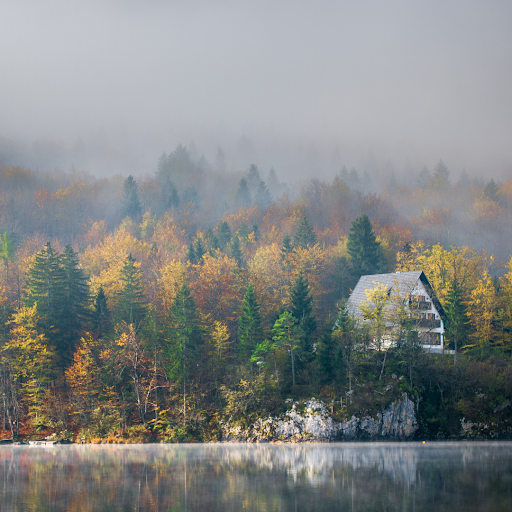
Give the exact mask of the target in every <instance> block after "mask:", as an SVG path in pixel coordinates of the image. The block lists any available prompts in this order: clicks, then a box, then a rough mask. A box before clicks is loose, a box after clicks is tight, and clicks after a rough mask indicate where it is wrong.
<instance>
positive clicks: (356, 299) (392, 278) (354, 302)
mask: <svg viewBox="0 0 512 512" xmlns="http://www.w3.org/2000/svg"><path fill="white" fill-rule="evenodd" d="M418 280H421V282H422V283H423V284H424V285H425V288H426V289H427V291H428V293H429V295H430V298H431V299H432V301H433V302H434V304H435V306H436V308H437V310H438V311H439V313H441V314H444V311H443V308H442V306H441V304H440V303H439V300H438V299H437V296H436V294H435V292H434V290H433V289H432V287H431V286H430V283H429V282H428V279H427V277H426V276H425V274H424V273H423V271H421V270H414V271H412V272H394V273H391V274H374V275H369V276H361V277H360V279H359V281H358V283H357V285H356V287H355V288H354V291H353V292H352V293H351V295H350V298H349V299H348V302H347V306H348V309H349V311H350V313H351V314H352V315H354V316H355V317H361V311H360V309H359V307H358V306H360V305H361V303H363V302H364V301H365V300H366V293H365V291H366V290H371V289H373V288H375V287H376V286H377V285H379V284H383V285H385V286H386V287H387V289H388V290H389V291H391V290H392V289H394V288H395V286H396V288H397V289H398V290H399V291H400V295H401V296H402V297H403V298H404V299H405V298H407V297H408V296H409V294H410V293H411V290H412V289H413V288H414V287H415V285H416V283H417V282H418Z"/></svg>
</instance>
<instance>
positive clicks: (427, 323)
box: [416, 318, 441, 329]
mask: <svg viewBox="0 0 512 512" xmlns="http://www.w3.org/2000/svg"><path fill="white" fill-rule="evenodd" d="M416 326H417V327H423V328H426V329H439V328H440V327H441V320H436V319H435V318H433V319H427V318H420V319H418V320H417V321H416Z"/></svg>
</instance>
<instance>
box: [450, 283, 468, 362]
mask: <svg viewBox="0 0 512 512" xmlns="http://www.w3.org/2000/svg"><path fill="white" fill-rule="evenodd" d="M446 315H447V317H448V322H447V323H446V338H447V339H448V341H450V342H452V343H453V344H454V349H455V356H454V358H455V362H457V351H458V349H459V347H460V344H461V342H463V341H464V340H465V339H466V337H467V335H468V332H469V319H468V315H467V311H466V305H465V304H464V301H463V290H462V287H461V285H460V284H459V282H458V281H457V280H456V279H454V280H453V281H452V282H451V283H450V286H449V288H448V296H447V297H446Z"/></svg>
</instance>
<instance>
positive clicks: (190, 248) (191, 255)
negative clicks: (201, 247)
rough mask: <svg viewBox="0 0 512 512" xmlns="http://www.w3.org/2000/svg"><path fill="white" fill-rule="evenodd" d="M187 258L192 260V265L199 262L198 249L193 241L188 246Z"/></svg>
mask: <svg viewBox="0 0 512 512" xmlns="http://www.w3.org/2000/svg"><path fill="white" fill-rule="evenodd" d="M187 260H188V261H190V263H192V265H195V264H196V263H197V256H196V250H195V248H194V244H193V243H192V242H190V244H189V246H188V251H187Z"/></svg>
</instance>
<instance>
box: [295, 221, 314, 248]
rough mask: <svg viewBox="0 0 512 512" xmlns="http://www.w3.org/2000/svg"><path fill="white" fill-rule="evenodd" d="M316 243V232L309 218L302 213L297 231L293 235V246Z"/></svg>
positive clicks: (308, 245)
mask: <svg viewBox="0 0 512 512" xmlns="http://www.w3.org/2000/svg"><path fill="white" fill-rule="evenodd" d="M316 243H317V238H316V233H315V230H314V229H313V225H312V224H311V222H310V221H309V219H308V218H307V217H306V216H305V215H304V216H303V217H302V219H301V220H300V222H299V226H298V228H297V232H296V233H295V236H294V237H293V244H294V245H295V247H303V248H304V249H306V248H307V247H312V246H313V245H315V244H316Z"/></svg>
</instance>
